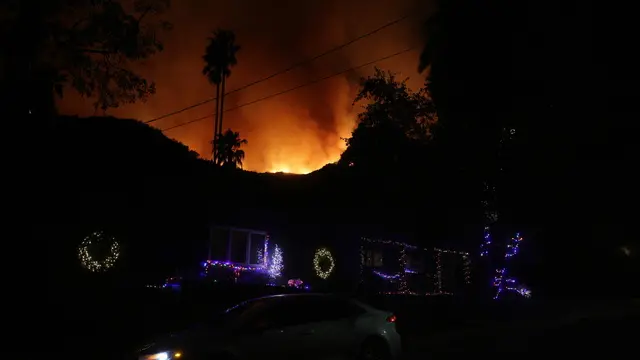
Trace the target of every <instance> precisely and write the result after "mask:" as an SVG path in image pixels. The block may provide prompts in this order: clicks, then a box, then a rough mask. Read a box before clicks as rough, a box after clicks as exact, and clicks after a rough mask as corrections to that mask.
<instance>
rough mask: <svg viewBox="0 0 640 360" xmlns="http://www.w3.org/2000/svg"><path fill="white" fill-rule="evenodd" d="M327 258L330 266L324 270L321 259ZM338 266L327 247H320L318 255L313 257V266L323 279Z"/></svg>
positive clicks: (317, 251)
mask: <svg viewBox="0 0 640 360" xmlns="http://www.w3.org/2000/svg"><path fill="white" fill-rule="evenodd" d="M323 259H326V260H327V261H329V268H328V269H327V270H323V269H322V268H321V267H320V261H322V260H323ZM335 266H336V263H335V261H334V260H333V256H331V252H329V250H327V249H325V248H320V249H318V250H316V255H315V256H314V257H313V267H314V268H315V270H316V274H317V275H318V276H319V277H321V278H322V279H326V278H328V277H329V275H331V272H333V268H334V267H335Z"/></svg>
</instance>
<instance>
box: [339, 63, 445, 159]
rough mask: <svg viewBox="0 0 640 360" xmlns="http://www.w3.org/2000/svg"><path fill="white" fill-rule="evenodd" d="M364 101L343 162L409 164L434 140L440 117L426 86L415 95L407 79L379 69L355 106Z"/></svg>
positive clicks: (363, 84) (363, 86) (366, 82)
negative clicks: (433, 135) (423, 146)
mask: <svg viewBox="0 0 640 360" xmlns="http://www.w3.org/2000/svg"><path fill="white" fill-rule="evenodd" d="M360 101H366V105H365V106H364V111H363V112H362V113H360V114H359V115H358V126H357V127H356V128H355V129H354V130H353V132H352V134H351V137H350V138H348V139H346V142H347V150H346V151H345V152H344V153H343V154H342V157H341V160H340V162H341V163H343V164H347V165H349V166H356V167H363V168H372V167H385V166H392V165H394V164H395V165H400V164H406V163H407V162H408V161H410V160H409V159H411V158H412V157H413V154H412V153H414V152H415V151H416V149H417V148H418V147H420V146H422V145H424V144H426V142H427V140H428V139H429V138H430V137H431V128H432V126H433V125H434V124H435V122H436V120H437V115H436V110H435V107H434V105H433V102H432V101H431V98H430V97H429V94H428V91H427V89H426V87H425V88H422V89H420V90H419V91H417V92H413V91H411V89H409V88H408V87H407V85H406V80H403V81H399V80H397V79H396V77H395V74H393V73H391V72H384V71H382V70H380V69H378V68H376V69H375V73H374V75H373V76H369V77H367V78H363V79H361V82H360V92H359V93H358V95H357V96H356V99H355V101H354V104H355V103H357V102H360Z"/></svg>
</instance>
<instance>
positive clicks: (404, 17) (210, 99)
mask: <svg viewBox="0 0 640 360" xmlns="http://www.w3.org/2000/svg"><path fill="white" fill-rule="evenodd" d="M412 15H413V14H409V15H405V16H403V17H401V18H398V19H395V20H393V21H391V22H388V23H386V24H384V25H382V26H380V27H378V28H376V29H374V30H371V31H369V32H368V33H366V34H363V35H360V36H358V37H356V38H354V39H351V40H349V41H347V42H346V43H343V44H341V45H338V46H336V47H334V48H331V49H329V50H327V51H325V52H323V53H321V54H318V55H316V56H314V57H311V58H308V59H305V60H302V61H298V62H297V63H294V64H293V65H291V66H289V67H287V68H286V69H284V70H280V71H278V72H276V73H273V74H271V75H269V76H267V77H264V78H261V79H258V80H256V81H253V82H250V83H248V84H246V85H243V86H241V87H239V88H237V89H233V90H231V91H229V92H227V93H226V94H224V95H225V96H227V95H229V94H233V93H236V92H238V91H241V90H244V89H247V88H249V87H251V86H254V85H257V84H259V83H261V82H265V81H267V80H270V79H273V78H274V77H276V76H279V75H282V74H285V73H287V72H289V71H291V70H293V69H296V68H298V67H300V66H303V65H306V64H308V63H311V62H313V61H315V60H318V59H319V58H321V57H324V56H326V55H329V54H331V53H334V52H336V51H338V50H341V49H343V48H345V47H347V46H349V45H351V44H353V43H355V42H358V41H360V40H362V39H364V38H366V37H369V36H371V35H374V34H376V33H378V32H379V31H382V30H384V29H386V28H388V27H390V26H393V25H395V24H397V23H399V22H402V21H404V20H406V19H407V18H409V17H411V16H412ZM215 100H216V97H212V98H209V99H206V100H202V101H200V102H197V103H195V104H193V105H189V106H187V107H185V108H182V109H180V110H176V111H172V112H170V113H167V114H164V115H162V116H159V117H157V118H153V119H151V120H147V121H145V122H144V123H145V124H150V123H152V122H156V121H158V120H162V119H165V118H168V117H170V116H174V115H177V114H180V113H182V112H185V111H187V110H191V109H193V108H197V107H199V106H202V105H204V104H207V103H210V102H212V101H215Z"/></svg>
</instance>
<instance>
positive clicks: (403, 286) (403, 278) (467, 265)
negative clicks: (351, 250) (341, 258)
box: [360, 237, 471, 295]
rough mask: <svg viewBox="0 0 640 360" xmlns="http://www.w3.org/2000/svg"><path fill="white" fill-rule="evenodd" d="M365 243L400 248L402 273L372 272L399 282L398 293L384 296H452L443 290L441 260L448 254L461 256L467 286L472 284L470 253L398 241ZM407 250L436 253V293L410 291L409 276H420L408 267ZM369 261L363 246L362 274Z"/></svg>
mask: <svg viewBox="0 0 640 360" xmlns="http://www.w3.org/2000/svg"><path fill="white" fill-rule="evenodd" d="M362 240H363V242H365V243H375V244H383V245H391V246H396V247H400V251H399V253H398V263H399V264H400V265H401V267H402V269H403V270H401V271H400V272H398V273H394V274H387V273H384V272H381V271H378V270H372V273H373V274H374V275H376V276H378V277H380V278H382V279H384V280H388V281H394V282H395V281H397V282H398V291H394V292H384V293H383V294H387V295H391V294H406V295H452V294H451V293H448V292H445V291H443V289H442V283H443V280H442V259H441V254H442V253H446V254H453V255H458V256H461V257H462V259H463V261H464V276H465V278H464V281H465V283H466V284H469V283H470V282H471V260H470V259H469V253H467V252H464V251H455V250H447V249H439V248H433V249H427V248H420V247H418V246H415V245H411V244H407V243H402V242H398V241H389V240H372V239H368V238H364V237H363V238H362ZM407 250H423V251H427V252H433V253H434V261H435V263H436V276H435V277H434V278H433V281H434V288H435V289H436V290H435V292H434V293H426V294H425V293H415V292H412V291H410V290H409V289H408V285H407V274H420V273H419V272H418V271H415V270H413V269H409V268H408V267H407V259H408V255H407ZM366 261H367V259H366V258H365V251H364V246H363V245H361V246H360V273H361V274H362V273H363V269H364V264H365V262H366ZM360 281H361V282H362V281H363V278H362V276H361V278H360Z"/></svg>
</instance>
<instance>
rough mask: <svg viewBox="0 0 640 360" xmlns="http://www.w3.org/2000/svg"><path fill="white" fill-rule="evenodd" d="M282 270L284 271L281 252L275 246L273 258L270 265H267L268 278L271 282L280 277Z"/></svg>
mask: <svg viewBox="0 0 640 360" xmlns="http://www.w3.org/2000/svg"><path fill="white" fill-rule="evenodd" d="M282 269H284V263H283V260H282V250H281V249H280V247H279V246H278V245H277V244H276V245H275V246H274V249H273V256H272V257H271V263H270V265H269V277H270V278H271V280H272V281H273V280H275V279H276V278H279V277H280V275H282Z"/></svg>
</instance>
